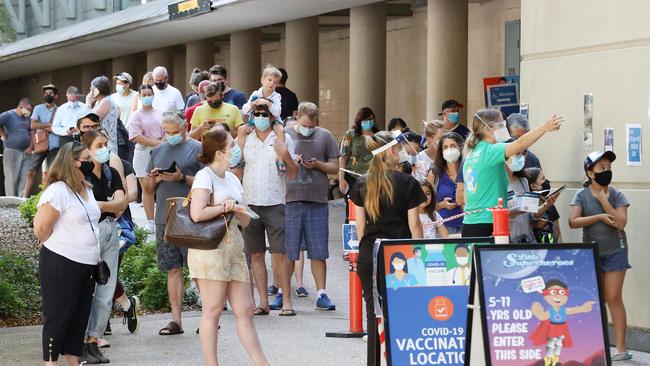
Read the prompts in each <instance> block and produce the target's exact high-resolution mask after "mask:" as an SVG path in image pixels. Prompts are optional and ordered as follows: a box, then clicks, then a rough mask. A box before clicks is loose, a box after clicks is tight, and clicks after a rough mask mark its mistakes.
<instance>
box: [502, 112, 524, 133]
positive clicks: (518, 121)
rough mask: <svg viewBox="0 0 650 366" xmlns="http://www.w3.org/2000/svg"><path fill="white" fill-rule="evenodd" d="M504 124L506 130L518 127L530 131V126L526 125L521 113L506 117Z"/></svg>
mask: <svg viewBox="0 0 650 366" xmlns="http://www.w3.org/2000/svg"><path fill="white" fill-rule="evenodd" d="M506 123H507V124H508V128H510V127H512V126H519V127H521V128H523V129H525V130H529V129H530V125H529V124H528V118H526V116H524V115H523V114H521V113H512V114H511V115H509V116H508V118H507V119H506Z"/></svg>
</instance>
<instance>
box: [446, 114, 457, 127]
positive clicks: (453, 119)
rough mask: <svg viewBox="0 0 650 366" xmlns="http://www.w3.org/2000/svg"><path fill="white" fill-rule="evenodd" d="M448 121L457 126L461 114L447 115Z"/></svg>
mask: <svg viewBox="0 0 650 366" xmlns="http://www.w3.org/2000/svg"><path fill="white" fill-rule="evenodd" d="M447 120H448V121H449V122H451V123H453V124H456V123H458V121H459V120H460V114H459V113H458V112H451V113H449V114H447Z"/></svg>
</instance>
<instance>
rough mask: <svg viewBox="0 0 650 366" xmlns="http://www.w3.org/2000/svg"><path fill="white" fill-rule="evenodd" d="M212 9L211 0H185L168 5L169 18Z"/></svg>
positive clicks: (178, 17) (179, 17)
mask: <svg viewBox="0 0 650 366" xmlns="http://www.w3.org/2000/svg"><path fill="white" fill-rule="evenodd" d="M210 10H211V1H210V0H185V1H179V2H177V3H174V4H170V5H168V6H167V12H168V13H169V20H177V19H182V18H188V17H191V16H194V15H198V14H203V13H208V12H210Z"/></svg>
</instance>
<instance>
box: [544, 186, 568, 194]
mask: <svg viewBox="0 0 650 366" xmlns="http://www.w3.org/2000/svg"><path fill="white" fill-rule="evenodd" d="M565 189H566V184H565V185H563V186H562V187H560V188H558V189H556V190H554V191H552V192H551V193H549V194H548V195H549V196H552V195H554V194H560V193H562V192H563V191H564V190H565Z"/></svg>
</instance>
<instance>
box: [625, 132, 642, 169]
mask: <svg viewBox="0 0 650 366" xmlns="http://www.w3.org/2000/svg"><path fill="white" fill-rule="evenodd" d="M625 150H626V153H627V154H626V160H625V162H626V165H628V166H641V125H640V124H627V125H625Z"/></svg>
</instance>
